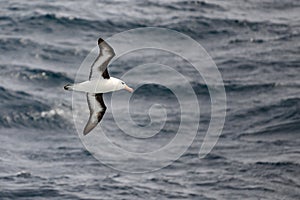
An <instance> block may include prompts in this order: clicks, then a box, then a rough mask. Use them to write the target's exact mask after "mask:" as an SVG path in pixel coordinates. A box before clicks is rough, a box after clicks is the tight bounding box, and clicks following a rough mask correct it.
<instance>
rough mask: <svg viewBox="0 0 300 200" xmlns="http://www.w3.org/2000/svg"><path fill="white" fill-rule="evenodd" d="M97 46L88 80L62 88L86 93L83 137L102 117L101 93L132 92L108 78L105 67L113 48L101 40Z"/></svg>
mask: <svg viewBox="0 0 300 200" xmlns="http://www.w3.org/2000/svg"><path fill="white" fill-rule="evenodd" d="M98 46H99V49H100V50H99V55H98V57H97V58H96V60H95V61H94V63H93V64H92V66H91V71H90V75H89V80H88V81H84V82H81V83H75V84H67V85H65V86H64V89H65V90H74V91H79V92H86V98H87V103H88V107H89V110H90V117H89V120H88V122H87V124H86V126H85V128H84V130H83V134H84V135H87V134H88V133H89V132H91V130H93V129H94V128H95V127H96V126H97V124H98V123H99V122H100V121H101V120H102V118H103V116H104V113H105V111H106V106H105V103H104V101H103V93H107V92H113V91H117V90H122V89H125V90H127V91H128V92H131V93H132V92H133V89H132V88H130V87H128V86H127V85H126V83H125V82H124V81H122V80H120V79H118V78H114V77H110V76H109V73H108V71H107V66H108V64H109V62H110V61H111V59H112V58H113V57H114V56H115V52H114V50H113V48H112V47H111V46H110V45H109V44H107V42H105V41H104V40H103V39H102V38H99V39H98Z"/></svg>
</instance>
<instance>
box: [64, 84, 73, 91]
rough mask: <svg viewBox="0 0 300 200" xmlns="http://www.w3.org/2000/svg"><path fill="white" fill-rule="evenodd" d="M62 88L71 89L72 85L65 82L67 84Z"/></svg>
mask: <svg viewBox="0 0 300 200" xmlns="http://www.w3.org/2000/svg"><path fill="white" fill-rule="evenodd" d="M64 89H65V90H73V85H71V84H67V85H65V86H64Z"/></svg>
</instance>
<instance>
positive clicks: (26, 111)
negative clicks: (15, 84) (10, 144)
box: [0, 87, 71, 129]
mask: <svg viewBox="0 0 300 200" xmlns="http://www.w3.org/2000/svg"><path fill="white" fill-rule="evenodd" d="M0 101H1V105H0V106H1V111H0V127H4V128H12V127H17V128H22V127H27V128H36V129H60V128H64V129H65V128H66V127H70V126H71V125H70V123H71V122H69V121H68V120H67V119H66V118H65V110H64V109H62V108H58V107H57V108H55V107H54V108H53V107H51V106H50V105H49V104H47V103H45V102H42V101H41V100H38V99H36V98H35V97H34V96H32V95H30V94H28V93H26V92H23V91H13V90H9V89H5V88H3V87H0ZM69 109H70V108H69Z"/></svg>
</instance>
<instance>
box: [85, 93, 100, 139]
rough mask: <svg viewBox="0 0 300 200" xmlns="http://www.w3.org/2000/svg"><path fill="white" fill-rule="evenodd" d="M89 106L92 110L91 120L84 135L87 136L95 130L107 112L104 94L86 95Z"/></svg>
mask: <svg viewBox="0 0 300 200" xmlns="http://www.w3.org/2000/svg"><path fill="white" fill-rule="evenodd" d="M86 98H87V102H88V106H89V109H90V118H89V121H88V122H87V124H86V126H85V128H84V130H83V134H84V135H87V134H88V133H89V132H90V131H91V130H93V129H94V128H95V127H96V126H97V124H98V123H99V122H100V121H101V119H102V118H103V116H104V113H105V111H106V106H105V104H104V101H103V94H102V93H98V94H92V93H87V94H86Z"/></svg>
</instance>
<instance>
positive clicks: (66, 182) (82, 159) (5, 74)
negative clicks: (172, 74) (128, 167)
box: [0, 0, 300, 199]
mask: <svg viewBox="0 0 300 200" xmlns="http://www.w3.org/2000/svg"><path fill="white" fill-rule="evenodd" d="M299 9H300V4H299V2H298V1H292V0H287V1H279V0H276V1H271V0H262V1H258V0H250V1H238V0H232V1H225V2H221V1H214V0H212V1H184V0H172V1H163V0H160V1H126V0H122V1H92V0H89V1H84V2H83V1H57V0H54V1H49V2H48V1H14V0H13V1H8V0H4V1H1V2H0V27H1V28H0V60H1V62H0V71H1V74H0V76H1V78H0V106H1V109H0V128H1V129H0V132H1V137H0V141H1V146H0V199H18V198H19V199H42V198H51V199H176V198H177V199H299V198H300V192H299V191H300V181H299V180H300V179H299V178H300V177H299V174H300V156H299V155H300V150H299V145H300V137H299V131H300V123H299V122H300V92H299V89H300V81H299V75H300V69H299V64H300V56H299V52H300V46H299V39H300V26H299V24H300V17H299V14H298V13H299ZM148 26H154V27H164V28H170V29H173V30H176V31H179V32H182V33H184V34H187V35H189V36H190V37H192V38H193V39H195V40H196V41H198V42H199V43H200V44H202V45H203V47H205V49H206V50H207V52H208V53H209V54H210V55H211V57H212V58H213V59H214V61H215V62H216V64H217V66H218V67H219V70H220V72H221V74H222V77H223V80H224V84H225V89H226V94H227V116H226V123H225V126H224V130H223V133H222V135H221V137H220V139H219V141H218V143H217V145H216V146H215V148H214V149H213V151H212V152H211V153H210V154H209V155H208V156H207V157H205V158H204V159H201V160H199V159H198V151H199V147H200V145H201V141H202V139H203V133H205V131H206V130H207V127H208V122H209V119H210V111H209V110H210V109H209V107H210V98H209V93H208V90H207V87H206V85H205V84H204V83H203V81H201V80H200V79H199V80H198V79H197V77H198V75H195V71H193V70H190V71H189V68H183V67H182V66H181V65H180V64H179V63H183V64H184V63H185V62H184V61H181V62H177V61H178V60H176V59H172V58H173V57H172V56H171V55H169V54H168V53H167V52H163V53H161V54H158V55H157V54H153V53H151V51H149V52H148V53H147V52H146V54H143V55H148V56H146V57H143V56H139V52H137V53H135V54H132V55H125V56H124V57H123V58H122V59H120V60H117V61H116V63H115V65H114V66H111V67H110V68H109V70H110V73H111V75H112V76H116V77H120V76H121V75H122V74H123V73H125V72H126V71H127V70H128V69H130V67H131V66H136V65H140V64H143V63H144V62H145V63H148V62H151V61H153V60H155V58H157V57H158V58H160V60H163V61H164V63H167V64H168V65H169V66H173V67H174V68H175V69H176V70H178V71H180V72H181V73H183V74H185V76H188V77H190V81H191V85H192V86H193V88H194V90H195V92H196V94H197V95H198V98H199V102H200V104H201V106H202V107H201V121H200V123H199V131H198V135H197V137H196V139H195V140H194V142H193V144H192V146H191V147H190V148H189V149H188V150H187V152H186V153H185V154H184V155H183V156H182V157H181V158H180V159H179V160H177V161H175V162H174V163H173V164H172V165H170V166H168V167H166V168H164V169H162V170H159V171H156V172H152V173H146V174H139V175H135V174H128V173H122V172H119V171H116V170H113V169H111V168H108V167H107V166H105V165H103V164H101V163H100V162H98V161H97V160H96V159H95V158H94V157H93V156H92V155H91V154H90V153H89V152H88V151H87V150H85V148H84V147H83V145H82V143H81V141H80V139H79V137H78V135H77V132H76V130H75V127H74V124H73V119H72V103H71V96H72V95H71V93H69V92H65V91H63V90H62V86H63V85H64V84H66V83H68V82H73V80H74V78H75V75H76V72H77V70H78V67H79V66H80V64H81V62H82V61H83V59H84V58H85V57H86V55H87V54H88V53H89V52H90V50H91V49H92V48H94V47H95V45H96V41H97V38H98V37H99V36H101V37H103V38H108V37H110V36H112V35H114V34H116V33H119V32H121V31H126V30H128V29H132V28H140V27H148ZM128 43H129V44H130V41H128ZM174 45H176V41H175V42H174ZM140 53H141V52H140ZM151 56H152V57H151ZM164 59H165V60H164ZM185 64H186V63H185ZM186 65H187V64H186ZM151 73H153V76H155V75H158V74H159V71H152V72H151ZM81 78H82V79H84V78H85V77H84V76H83V75H82V77H81ZM136 78H137V79H139V77H138V76H137V77H136ZM170 84H176V80H174V82H172V80H171V82H170ZM154 94H155V95H154ZM83 99H84V97H83ZM105 100H106V101H107V102H109V100H110V95H107V97H105ZM132 101H133V102H132V103H133V104H134V105H135V106H131V109H132V112H133V113H135V115H133V116H132V117H133V119H134V120H135V122H136V123H138V124H141V125H145V124H147V123H149V118H148V116H147V115H145V113H144V110H147V109H148V108H149V106H148V104H145V102H148V103H149V102H155V103H164V104H166V105H169V107H167V111H168V113H169V117H170V119H171V120H170V121H169V122H168V124H167V126H166V127H165V129H164V131H163V132H162V133H160V134H159V135H158V136H157V137H158V138H159V141H160V142H161V143H159V144H162V145H163V144H166V143H167V142H168V140H169V139H172V137H174V130H176V128H177V127H178V123H179V118H178V115H179V113H180V111H178V102H177V101H176V98H175V96H174V95H173V94H172V93H171V92H170V91H169V90H168V89H166V88H165V87H160V86H157V85H145V86H143V87H140V88H139V89H138V90H137V91H136V93H134V95H133V98H132ZM82 105H83V108H84V106H85V104H82ZM83 111H84V112H87V111H86V110H83ZM86 117H87V116H86ZM83 119H84V116H83ZM191 121H193V119H191ZM103 129H104V130H106V131H108V132H109V136H110V137H111V138H117V140H116V143H118V140H119V141H122V140H126V141H128V143H130V142H134V141H133V140H131V139H130V138H128V137H127V136H124V135H122V133H121V132H120V131H119V130H118V129H117V128H115V127H114V123H113V118H112V114H111V111H110V109H108V111H107V113H106V116H105V118H104V119H103ZM154 144H157V145H158V146H159V144H158V143H153V141H152V143H151V142H149V145H150V146H151V145H154ZM134 145H135V143H134V144H133V147H134ZM136 145H138V144H136ZM147 148H148V146H144V149H139V151H140V152H143V150H144V151H146V150H147ZM131 150H132V149H131ZM120 162H121V159H120ZM119 164H120V163H119ZM132 165H133V166H138V165H139V163H132Z"/></svg>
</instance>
